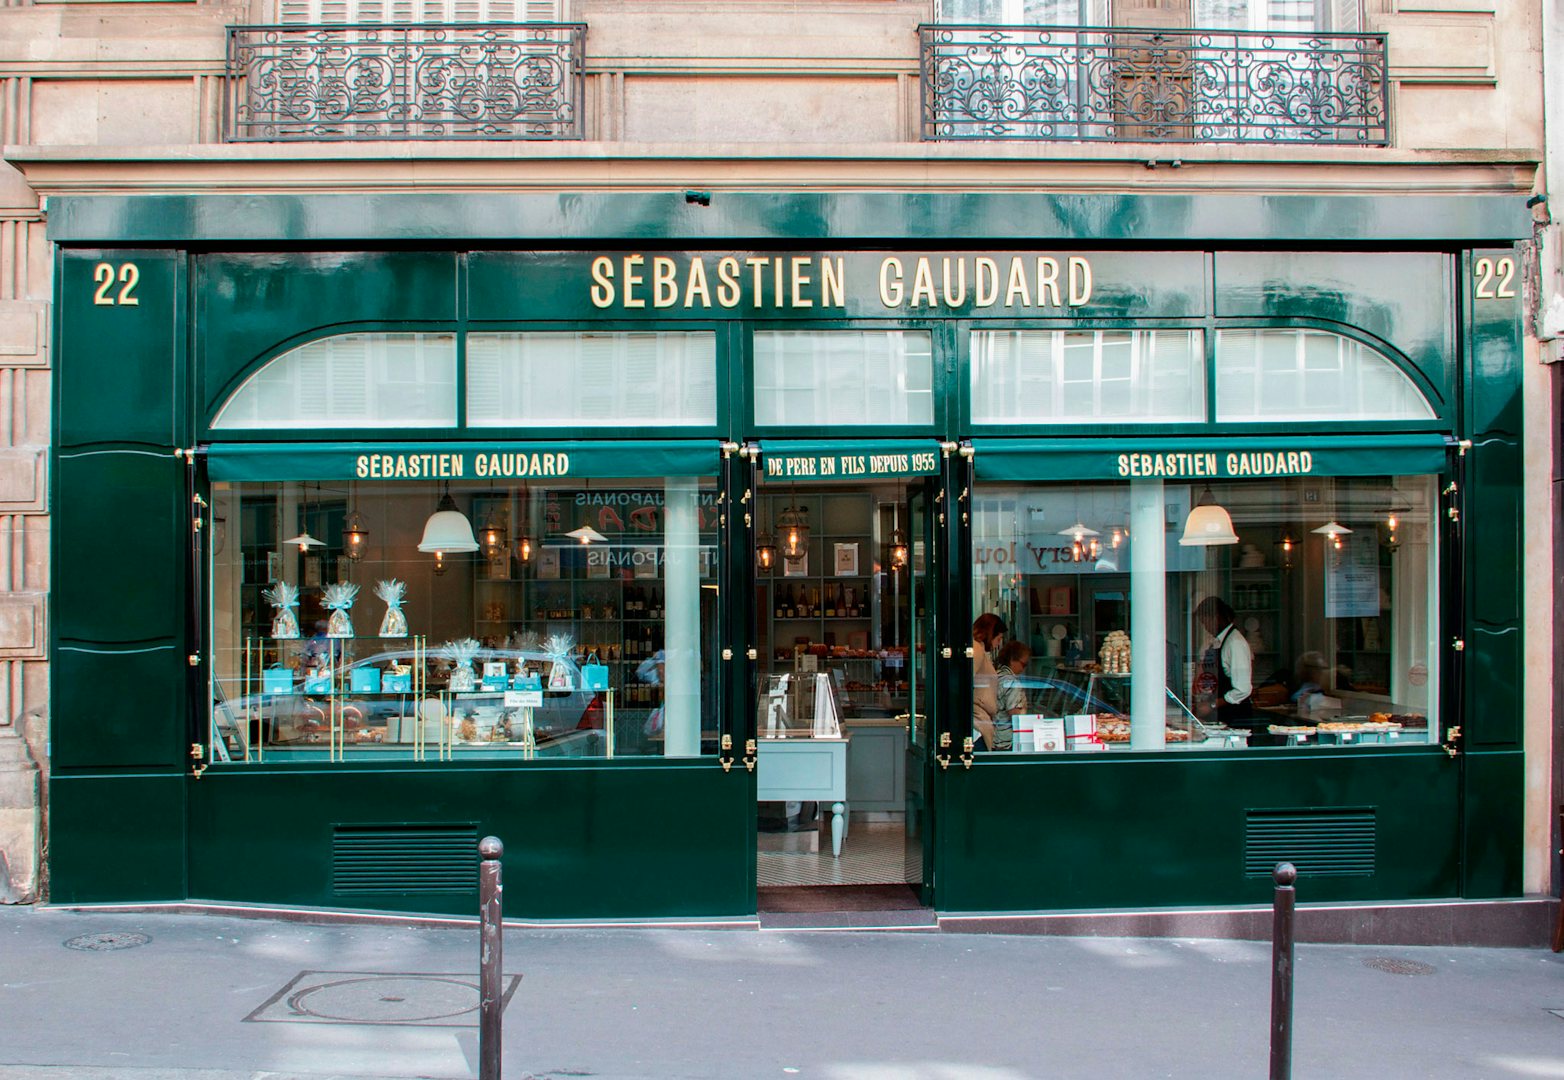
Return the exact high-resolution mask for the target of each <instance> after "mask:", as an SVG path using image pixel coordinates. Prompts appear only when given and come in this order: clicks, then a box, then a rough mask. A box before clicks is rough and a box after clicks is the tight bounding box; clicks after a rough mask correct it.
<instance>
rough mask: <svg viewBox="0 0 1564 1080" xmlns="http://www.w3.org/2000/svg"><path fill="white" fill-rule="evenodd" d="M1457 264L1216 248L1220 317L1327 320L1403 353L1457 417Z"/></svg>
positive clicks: (1440, 257) (1414, 255)
mask: <svg viewBox="0 0 1564 1080" xmlns="http://www.w3.org/2000/svg"><path fill="white" fill-rule="evenodd" d="M1452 267H1453V263H1452V259H1451V257H1450V256H1449V255H1444V254H1440V253H1437V252H1306V251H1287V252H1281V251H1219V252H1217V254H1216V313H1217V315H1218V316H1242V317H1249V316H1257V317H1266V318H1291V319H1326V320H1329V321H1331V322H1337V323H1342V324H1343V325H1346V326H1350V327H1356V328H1358V329H1360V330H1363V331H1366V332H1367V333H1369V334H1372V335H1374V336H1376V337H1378V338H1380V339H1381V340H1383V341H1386V342H1388V343H1389V344H1390V345H1391V346H1392V347H1393V348H1395V349H1398V350H1400V351H1401V352H1402V353H1404V354H1405V355H1406V356H1407V358H1408V359H1410V360H1411V361H1412V363H1413V365H1414V366H1415V367H1416V369H1417V371H1418V372H1419V374H1421V375H1422V376H1423V378H1424V379H1425V380H1426V382H1427V385H1426V386H1425V387H1423V389H1424V391H1425V393H1427V392H1432V393H1433V394H1434V395H1435V396H1436V398H1435V400H1434V401H1433V402H1432V404H1433V406H1434V408H1435V410H1436V411H1438V412H1439V413H1440V414H1441V415H1443V416H1446V417H1453V414H1454V409H1455V404H1456V394H1455V387H1456V379H1455V373H1456V369H1457V356H1456V347H1455V320H1454V319H1453V318H1452V311H1453V308H1454V296H1453V295H1452V292H1451V288H1452V278H1453V276H1454V270H1453V268H1452Z"/></svg>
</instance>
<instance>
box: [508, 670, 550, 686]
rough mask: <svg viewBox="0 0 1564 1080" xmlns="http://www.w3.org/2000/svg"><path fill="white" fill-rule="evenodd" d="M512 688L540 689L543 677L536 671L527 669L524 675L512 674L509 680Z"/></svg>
mask: <svg viewBox="0 0 1564 1080" xmlns="http://www.w3.org/2000/svg"><path fill="white" fill-rule="evenodd" d="M510 688H511V689H512V690H542V689H543V678H542V676H540V675H539V674H538V673H537V672H536V671H529V672H528V673H527V674H525V675H513V676H512V677H511V680H510Z"/></svg>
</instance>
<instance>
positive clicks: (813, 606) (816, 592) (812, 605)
mask: <svg viewBox="0 0 1564 1080" xmlns="http://www.w3.org/2000/svg"><path fill="white" fill-rule="evenodd" d="M809 614H811V615H819V614H820V589H819V587H818V586H815V587H812V588H811V589H810V590H809Z"/></svg>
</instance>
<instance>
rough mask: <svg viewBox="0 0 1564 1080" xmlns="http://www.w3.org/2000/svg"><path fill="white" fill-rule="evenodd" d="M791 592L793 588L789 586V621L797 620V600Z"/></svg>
mask: <svg viewBox="0 0 1564 1080" xmlns="http://www.w3.org/2000/svg"><path fill="white" fill-rule="evenodd" d="M793 590H794V586H792V585H789V586H788V587H787V617H788V618H789V619H796V618H798V599H797V597H796V596H795V595H794V592H793Z"/></svg>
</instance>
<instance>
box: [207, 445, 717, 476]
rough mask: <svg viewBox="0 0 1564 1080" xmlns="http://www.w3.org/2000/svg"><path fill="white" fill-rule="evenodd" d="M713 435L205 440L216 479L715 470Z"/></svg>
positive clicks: (672, 473) (690, 472) (669, 473)
mask: <svg viewBox="0 0 1564 1080" xmlns="http://www.w3.org/2000/svg"><path fill="white" fill-rule="evenodd" d="M721 460H722V447H721V444H720V443H718V442H717V441H715V440H709V441H699V440H691V439H684V440H676V439H670V440H653V439H639V440H620V441H613V440H604V441H603V442H590V443H589V442H567V441H560V442H481V443H368V442H356V443H242V444H223V445H216V446H210V447H207V448H206V468H207V476H208V477H209V478H210V479H212V480H460V481H473V480H477V481H486V480H487V481H494V482H496V483H506V482H509V481H512V480H526V481H546V480H551V479H557V478H558V479H567V480H568V479H572V478H582V477H599V476H600V477H629V478H637V479H639V478H642V477H654V476H715V475H716V474H717V468H718V465H719V464H720V463H721Z"/></svg>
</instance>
